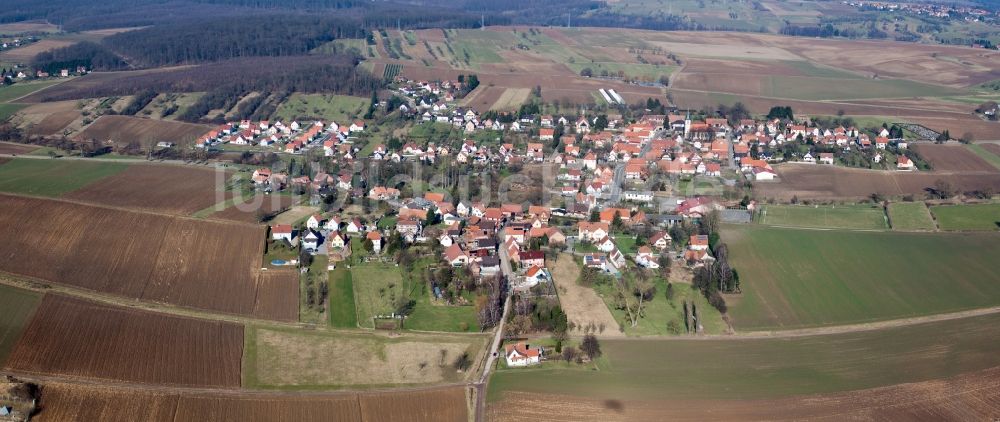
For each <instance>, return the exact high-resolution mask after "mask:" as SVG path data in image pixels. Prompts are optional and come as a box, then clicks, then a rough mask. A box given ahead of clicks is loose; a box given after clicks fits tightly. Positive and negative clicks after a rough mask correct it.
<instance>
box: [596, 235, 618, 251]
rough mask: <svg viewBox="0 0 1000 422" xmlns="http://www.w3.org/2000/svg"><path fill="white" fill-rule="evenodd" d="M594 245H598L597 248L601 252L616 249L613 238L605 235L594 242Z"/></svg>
mask: <svg viewBox="0 0 1000 422" xmlns="http://www.w3.org/2000/svg"><path fill="white" fill-rule="evenodd" d="M594 246H597V249H598V250H600V251H601V252H611V251H613V250H615V242H613V241H611V238H609V237H607V236H604V238H603V239H601V240H598V241H597V242H596V243H594Z"/></svg>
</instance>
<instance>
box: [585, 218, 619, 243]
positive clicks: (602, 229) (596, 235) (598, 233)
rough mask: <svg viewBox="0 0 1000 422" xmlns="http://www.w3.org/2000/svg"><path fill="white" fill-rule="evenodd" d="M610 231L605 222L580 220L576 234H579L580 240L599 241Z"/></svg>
mask: <svg viewBox="0 0 1000 422" xmlns="http://www.w3.org/2000/svg"><path fill="white" fill-rule="evenodd" d="M610 233H611V232H610V229H609V227H608V224H607V223H599V222H595V223H591V222H588V221H581V222H579V223H578V225H577V236H579V238H580V240H586V241H588V242H597V241H600V240H601V239H603V238H605V237H607V236H608V234H610Z"/></svg>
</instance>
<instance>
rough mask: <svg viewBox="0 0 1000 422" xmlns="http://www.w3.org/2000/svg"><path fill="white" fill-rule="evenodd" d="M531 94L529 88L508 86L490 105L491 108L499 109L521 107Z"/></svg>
mask: <svg viewBox="0 0 1000 422" xmlns="http://www.w3.org/2000/svg"><path fill="white" fill-rule="evenodd" d="M530 96H531V90H530V89H528V88H510V89H507V90H504V92H503V95H501V96H500V98H498V99H497V101H496V102H495V103H493V106H492V107H490V109H491V110H500V111H514V110H517V109H518V108H520V107H521V104H524V103H525V102H526V101H528V97H530Z"/></svg>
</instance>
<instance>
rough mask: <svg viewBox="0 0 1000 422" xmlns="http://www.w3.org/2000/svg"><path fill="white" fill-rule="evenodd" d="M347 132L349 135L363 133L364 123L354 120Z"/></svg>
mask: <svg viewBox="0 0 1000 422" xmlns="http://www.w3.org/2000/svg"><path fill="white" fill-rule="evenodd" d="M349 131H350V132H351V133H355V132H364V131H365V122H364V121H363V120H355V121H354V123H351V127H350V129H349Z"/></svg>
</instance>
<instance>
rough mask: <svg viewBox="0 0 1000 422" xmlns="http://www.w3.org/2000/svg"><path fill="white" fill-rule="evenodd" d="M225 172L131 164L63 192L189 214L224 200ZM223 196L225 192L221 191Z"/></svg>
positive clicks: (79, 197)
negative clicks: (76, 188)
mask: <svg viewBox="0 0 1000 422" xmlns="http://www.w3.org/2000/svg"><path fill="white" fill-rule="evenodd" d="M227 178H228V174H226V172H225V171H224V170H221V169H220V170H212V169H206V168H199V167H189V166H184V167H182V166H161V165H134V166H130V167H129V168H127V169H126V170H125V171H123V172H121V173H118V174H116V175H114V176H111V177H106V178H104V179H101V180H100V181H98V182H96V183H92V184H90V185H87V187H85V188H83V189H80V190H77V191H74V192H72V193H69V194H68V195H65V197H66V198H68V199H77V200H81V201H86V202H94V203H97V204H102V205H112V206H116V207H124V208H134V209H138V210H148V211H156V212H165V213H170V214H181V215H188V214H191V213H194V212H196V211H199V210H202V209H205V208H208V207H210V206H212V204H215V203H218V202H221V201H223V200H225V198H224V197H217V194H216V186H218V187H219V189H220V190H222V189H224V187H225V183H226V180H227ZM220 194H221V195H225V193H224V192H221V193H220Z"/></svg>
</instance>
